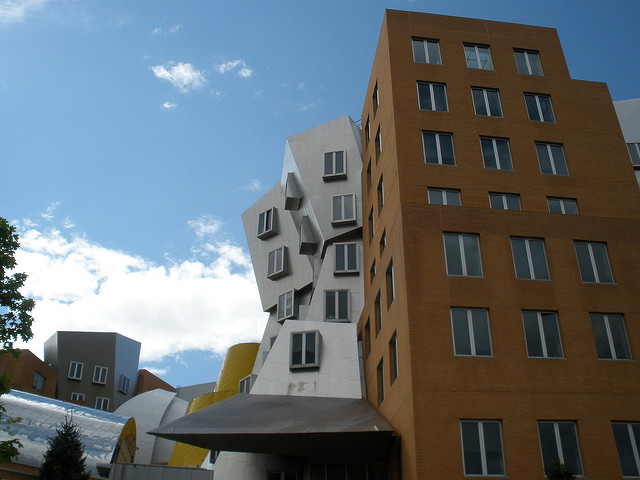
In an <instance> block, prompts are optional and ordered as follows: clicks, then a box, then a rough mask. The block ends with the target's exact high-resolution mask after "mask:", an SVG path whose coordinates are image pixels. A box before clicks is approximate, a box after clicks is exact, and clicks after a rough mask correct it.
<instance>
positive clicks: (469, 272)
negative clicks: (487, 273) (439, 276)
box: [444, 233, 482, 277]
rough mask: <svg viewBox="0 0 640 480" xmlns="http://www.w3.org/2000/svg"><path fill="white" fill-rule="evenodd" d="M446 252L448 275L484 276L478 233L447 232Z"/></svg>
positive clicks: (445, 235) (445, 239)
mask: <svg viewBox="0 0 640 480" xmlns="http://www.w3.org/2000/svg"><path fill="white" fill-rule="evenodd" d="M444 253H445V257H446V261H447V275H461V276H467V277H481V276H482V263H481V261H480V243H479V241H478V235H475V234H472V233H445V234H444Z"/></svg>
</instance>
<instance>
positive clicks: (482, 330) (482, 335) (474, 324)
mask: <svg viewBox="0 0 640 480" xmlns="http://www.w3.org/2000/svg"><path fill="white" fill-rule="evenodd" d="M451 326H452V329H453V346H454V352H455V354H456V355H472V356H485V357H488V356H491V355H492V352H491V334H490V331H489V312H488V311H487V310H485V309H481V308H452V309H451Z"/></svg>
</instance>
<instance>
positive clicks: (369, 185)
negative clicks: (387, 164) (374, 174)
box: [367, 161, 373, 191]
mask: <svg viewBox="0 0 640 480" xmlns="http://www.w3.org/2000/svg"><path fill="white" fill-rule="evenodd" d="M371 185H373V180H372V178H371V161H369V164H368V165H367V191H369V190H371Z"/></svg>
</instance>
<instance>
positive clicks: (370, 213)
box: [367, 207, 375, 241]
mask: <svg viewBox="0 0 640 480" xmlns="http://www.w3.org/2000/svg"><path fill="white" fill-rule="evenodd" d="M367 223H368V225H369V241H371V240H373V236H374V235H375V230H374V224H373V207H371V211H370V212H369V218H368V221H367Z"/></svg>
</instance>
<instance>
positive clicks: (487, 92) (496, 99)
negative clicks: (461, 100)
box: [471, 88, 502, 117]
mask: <svg viewBox="0 0 640 480" xmlns="http://www.w3.org/2000/svg"><path fill="white" fill-rule="evenodd" d="M471 94H472V96H473V106H474V108H475V109H476V115H484V116H486V117H501V116H502V107H501V106H500V94H499V93H498V90H493V89H489V88H472V89H471Z"/></svg>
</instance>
